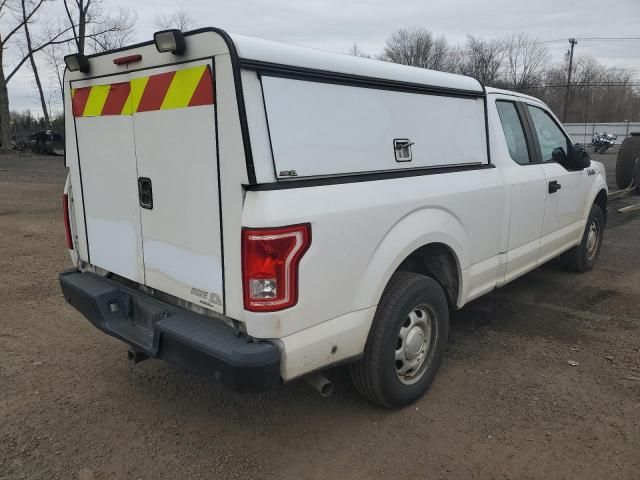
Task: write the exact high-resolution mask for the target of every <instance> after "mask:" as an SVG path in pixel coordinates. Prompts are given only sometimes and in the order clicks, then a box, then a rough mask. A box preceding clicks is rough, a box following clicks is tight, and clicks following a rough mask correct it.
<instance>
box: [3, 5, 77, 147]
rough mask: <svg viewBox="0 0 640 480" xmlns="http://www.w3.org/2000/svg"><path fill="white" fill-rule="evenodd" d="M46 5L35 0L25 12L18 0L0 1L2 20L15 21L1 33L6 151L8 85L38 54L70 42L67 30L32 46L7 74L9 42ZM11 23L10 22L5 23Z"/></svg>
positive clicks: (8, 138) (5, 144) (5, 141)
mask: <svg viewBox="0 0 640 480" xmlns="http://www.w3.org/2000/svg"><path fill="white" fill-rule="evenodd" d="M44 3H45V0H34V1H33V2H30V3H29V4H28V5H26V6H25V11H24V12H23V9H22V3H18V2H17V1H16V0H13V1H12V0H0V18H5V17H7V16H10V17H12V18H13V21H12V22H11V23H10V27H9V30H8V32H7V33H2V32H0V142H2V146H1V147H0V148H1V149H2V150H4V151H8V150H9V149H10V148H11V117H10V112H9V93H8V90H7V84H8V83H9V81H10V80H11V79H12V78H13V76H14V75H15V74H16V73H17V72H18V70H20V67H22V65H23V64H24V63H25V62H26V61H27V60H29V59H30V58H32V57H33V55H35V54H36V53H38V52H39V51H41V50H43V49H44V48H46V47H48V46H49V45H53V44H60V43H65V42H67V41H69V39H68V38H65V34H66V33H67V31H66V30H62V31H60V32H58V33H57V34H55V35H54V36H52V37H50V38H48V39H47V40H45V41H43V42H42V43H39V44H38V45H37V46H34V45H31V47H30V48H28V49H27V52H26V54H25V55H22V56H21V57H19V60H18V61H17V63H16V64H15V65H14V66H13V67H11V69H10V71H9V73H8V74H7V73H6V72H5V62H4V53H5V52H6V50H7V48H8V46H9V42H10V41H11V40H12V39H13V37H14V36H15V35H16V34H17V33H18V32H20V31H21V30H23V28H24V26H25V24H27V23H28V22H30V21H31V20H32V19H33V17H34V15H35V14H36V13H37V12H38V10H39V9H40V8H41V7H42V5H43V4H44ZM5 23H9V22H5Z"/></svg>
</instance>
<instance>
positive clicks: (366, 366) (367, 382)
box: [350, 272, 449, 408]
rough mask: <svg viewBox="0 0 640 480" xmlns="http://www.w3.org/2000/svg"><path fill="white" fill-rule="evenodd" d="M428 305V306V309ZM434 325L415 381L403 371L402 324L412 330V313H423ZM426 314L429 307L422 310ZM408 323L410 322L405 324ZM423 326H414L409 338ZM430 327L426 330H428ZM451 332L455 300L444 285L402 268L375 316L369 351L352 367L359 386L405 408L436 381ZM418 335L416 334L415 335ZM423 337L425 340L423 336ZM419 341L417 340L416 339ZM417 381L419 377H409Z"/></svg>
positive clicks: (369, 394) (388, 403) (367, 393)
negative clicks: (449, 299)
mask: <svg viewBox="0 0 640 480" xmlns="http://www.w3.org/2000/svg"><path fill="white" fill-rule="evenodd" d="M425 309H426V310H425ZM420 311H426V312H427V313H428V314H427V316H426V317H424V318H425V321H426V322H428V324H429V325H430V327H429V329H428V331H429V334H425V335H424V336H423V337H419V335H420V334H418V338H426V337H427V336H428V337H429V339H430V341H429V345H428V347H427V346H423V347H422V349H421V350H420V352H422V351H423V350H424V352H425V353H424V354H423V355H419V354H418V356H419V358H424V360H423V361H422V363H421V365H420V366H419V367H417V368H416V372H415V381H414V380H412V379H411V378H408V376H409V375H410V372H409V373H407V376H406V377H405V376H402V378H403V380H401V375H400V374H399V373H398V370H397V369H398V368H399V367H398V362H399V360H397V359H396V358H397V357H396V354H397V352H398V351H402V352H405V351H406V350H407V349H408V347H409V346H411V343H414V342H411V341H407V347H406V348H405V347H399V345H401V343H402V340H401V338H400V335H401V329H405V330H407V327H406V324H407V322H409V323H410V322H411V320H410V318H423V317H421V316H420V315H416V312H417V313H420ZM422 315H424V313H423V314H422ZM403 325H405V326H403ZM415 328H418V327H417V326H415V327H411V330H409V334H407V335H406V336H407V338H408V339H410V337H409V335H411V332H412V331H414V329H415ZM423 333H424V331H423ZM448 336H449V306H448V304H447V298H446V296H445V293H444V291H443V289H442V287H441V286H440V285H439V284H438V282H436V281H435V280H433V279H431V278H429V277H425V276H424V275H419V274H417V273H410V272H396V273H395V274H394V275H393V277H392V278H391V280H390V281H389V284H388V285H387V288H386V289H385V291H384V293H383V295H382V299H381V300H380V304H379V305H378V309H377V310H376V314H375V317H374V319H373V325H372V326H371V331H370V332H369V338H368V339H367V344H366V346H365V351H364V356H363V357H362V358H361V359H360V360H358V361H357V362H355V363H353V364H352V365H351V367H350V374H351V380H352V381H353V384H354V385H355V387H356V389H357V390H358V392H359V393H360V394H361V395H363V396H364V397H365V398H367V399H368V400H370V401H371V402H373V403H377V404H378V405H382V406H384V407H387V408H401V407H404V406H406V405H409V404H411V403H413V402H415V401H416V400H417V399H419V398H420V397H421V396H422V395H423V394H424V392H425V391H427V389H428V388H429V387H430V386H431V383H432V382H433V380H434V378H435V376H436V373H437V372H438V369H439V367H440V364H441V363H442V358H443V357H444V352H445V350H446V348H447V338H448ZM413 338H414V339H415V338H416V335H413ZM418 343H420V342H418ZM414 344H415V345H417V344H416V343H414ZM409 382H413V383H409Z"/></svg>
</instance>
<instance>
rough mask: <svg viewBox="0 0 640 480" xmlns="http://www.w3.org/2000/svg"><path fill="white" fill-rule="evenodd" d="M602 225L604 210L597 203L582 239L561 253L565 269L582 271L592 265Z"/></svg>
mask: <svg viewBox="0 0 640 480" xmlns="http://www.w3.org/2000/svg"><path fill="white" fill-rule="evenodd" d="M604 226H605V224H604V212H603V211H602V209H601V208H600V206H599V205H596V204H594V205H593V206H592V207H591V212H590V213H589V218H588V219H587V225H586V226H585V229H584V233H583V234H582V241H581V242H580V244H579V245H576V246H575V247H573V248H572V249H571V250H569V251H567V252H565V253H563V254H562V260H563V263H564V265H565V266H566V267H567V269H569V270H571V271H573V272H579V273H584V272H588V271H589V270H591V269H592V268H593V267H594V265H595V264H596V262H597V261H598V257H599V256H600V250H601V248H602V240H603V237H604Z"/></svg>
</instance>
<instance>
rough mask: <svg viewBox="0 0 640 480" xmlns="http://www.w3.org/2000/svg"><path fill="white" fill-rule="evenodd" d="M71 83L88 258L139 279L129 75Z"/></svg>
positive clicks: (140, 265)
mask: <svg viewBox="0 0 640 480" xmlns="http://www.w3.org/2000/svg"><path fill="white" fill-rule="evenodd" d="M71 87H72V90H71V92H72V101H71V103H72V110H73V117H74V123H75V128H76V138H77V142H78V145H77V146H78V156H79V159H80V178H81V182H82V190H83V192H84V211H85V217H86V229H87V231H86V234H87V244H88V255H89V262H90V263H91V264H93V265H95V266H98V267H101V268H103V269H105V270H108V271H110V272H113V273H116V274H118V275H120V276H123V277H125V278H128V279H130V280H133V281H134V282H138V283H144V259H143V254H142V234H141V230H140V211H139V208H138V189H137V185H136V182H135V179H136V178H137V167H136V154H135V142H134V138H133V118H132V117H131V115H127V114H126V113H127V112H128V111H130V105H131V102H130V98H129V91H130V88H129V75H128V74H120V75H113V76H110V77H107V78H99V79H92V80H85V81H79V82H72V84H71Z"/></svg>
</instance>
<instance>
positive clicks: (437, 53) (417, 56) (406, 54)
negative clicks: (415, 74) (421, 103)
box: [381, 28, 449, 70]
mask: <svg viewBox="0 0 640 480" xmlns="http://www.w3.org/2000/svg"><path fill="white" fill-rule="evenodd" d="M448 51H449V47H448V45H447V41H446V40H445V38H444V37H434V36H433V34H432V33H431V32H430V31H429V30H427V29H425V28H413V29H400V30H397V31H395V32H393V33H392V34H391V36H390V37H389V38H388V39H387V42H386V44H385V47H384V51H383V52H382V56H381V58H382V59H383V60H387V61H389V62H395V63H400V64H403V65H412V66H414V67H421V68H430V69H433V70H441V69H442V68H443V67H444V66H445V65H446V60H447V53H448Z"/></svg>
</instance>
